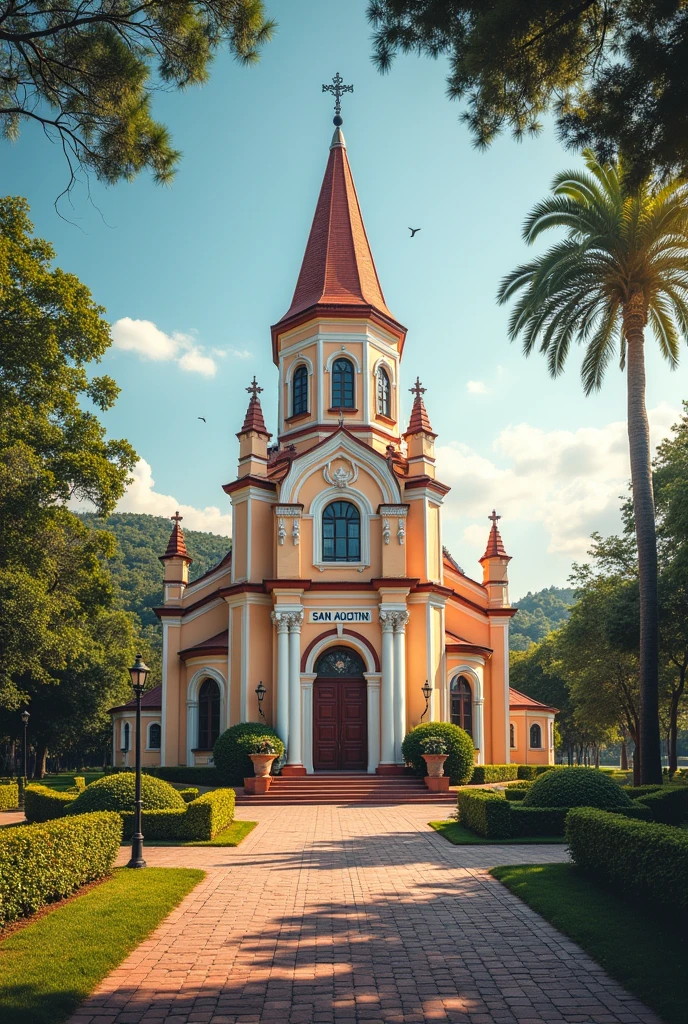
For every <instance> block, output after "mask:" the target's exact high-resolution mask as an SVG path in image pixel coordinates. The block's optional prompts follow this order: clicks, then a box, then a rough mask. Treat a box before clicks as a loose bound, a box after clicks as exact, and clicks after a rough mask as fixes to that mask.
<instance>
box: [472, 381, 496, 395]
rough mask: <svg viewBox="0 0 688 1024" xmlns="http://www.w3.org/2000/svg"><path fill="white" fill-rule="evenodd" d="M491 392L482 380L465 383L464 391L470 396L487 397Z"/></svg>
mask: <svg viewBox="0 0 688 1024" xmlns="http://www.w3.org/2000/svg"><path fill="white" fill-rule="evenodd" d="M491 390H492V389H491V388H488V386H487V384H486V383H485V381H483V380H467V381H466V391H468V392H469V394H471V395H489V394H490V393H491Z"/></svg>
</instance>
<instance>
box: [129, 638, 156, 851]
mask: <svg viewBox="0 0 688 1024" xmlns="http://www.w3.org/2000/svg"><path fill="white" fill-rule="evenodd" d="M149 672H150V669H149V668H148V666H147V665H146V664H145V662H144V660H143V658H142V657H141V655H140V654H137V655H136V662H135V663H134V664H133V665H132V667H131V668H130V669H129V675H130V676H131V685H132V687H133V688H134V694H135V696H136V792H135V796H134V834H133V835H132V837H131V860H130V861H129V863H128V864H127V867H128V868H145V866H146V862H145V860H144V859H143V833H142V831H141V696H142V694H143V688H144V686H145V685H146V676H147V675H148V673H149Z"/></svg>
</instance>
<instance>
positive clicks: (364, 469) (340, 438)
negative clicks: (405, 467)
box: [279, 430, 402, 505]
mask: <svg viewBox="0 0 688 1024" xmlns="http://www.w3.org/2000/svg"><path fill="white" fill-rule="evenodd" d="M314 476H315V477H317V478H318V482H319V485H320V489H322V490H329V489H332V490H333V491H338V490H341V491H345V490H347V489H350V488H356V487H357V485H358V486H363V479H362V477H366V478H368V479H369V480H372V481H373V482H374V484H375V485H376V486H377V488H378V490H379V496H377V498H378V500H377V501H375V502H373V501H372V495H371V503H372V504H375V505H377V504H380V503H383V504H398V503H400V502H401V500H402V498H401V491H400V488H399V483H398V481H397V478H396V476H395V475H394V473H393V472H392V470H391V469H390V467H389V466H388V464H387V460H386V459H385V458H384V456H382V455H381V454H380V453H379V452H376V451H375V450H374V449H373V448H371V447H370V446H369V445H367V444H363V443H362V442H361V441H359V440H358V439H357V438H355V437H354V436H353V435H351V434H349V433H347V432H346V431H345V430H339V431H337V433H336V434H333V435H332V436H331V437H329V438H327V439H326V440H325V441H322V442H321V443H320V444H318V445H315V446H314V447H313V448H311V449H309V450H308V451H306V452H303V453H302V454H301V455H299V456H297V457H296V458H295V459H294V460H293V461H292V464H291V466H290V468H289V472H288V473H287V475H286V477H285V478H284V480H283V481H282V484H281V485H280V489H279V491H280V493H279V500H280V502H281V503H291V504H295V503H298V502H300V501H302V500H303V499H302V496H301V494H302V490H303V488H304V485H306V482H307V481H308V482H309V486H308V489H309V490H312V478H313V477H314Z"/></svg>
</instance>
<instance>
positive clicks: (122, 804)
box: [66, 772, 186, 814]
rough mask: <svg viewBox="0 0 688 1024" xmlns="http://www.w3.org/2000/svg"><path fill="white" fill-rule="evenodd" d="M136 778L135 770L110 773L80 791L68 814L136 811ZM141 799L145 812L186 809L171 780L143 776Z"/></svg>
mask: <svg viewBox="0 0 688 1024" xmlns="http://www.w3.org/2000/svg"><path fill="white" fill-rule="evenodd" d="M135 786H136V777H135V775H134V774H133V773H132V772H120V774H119V775H106V776H104V777H103V778H102V779H98V780H97V781H96V782H92V783H91V785H90V786H87V787H86V789H85V790H84V791H83V792H82V793H80V794H79V796H78V797H77V798H76V799H75V800H73V801H72V803H71V804H70V805H69V806H68V808H67V811H66V813H67V814H86V813H88V812H89V811H133V810H134V794H135ZM141 798H142V801H143V803H142V806H143V810H144V811H154V810H157V811H162V810H167V809H170V810H173V809H174V808H182V809H183V808H185V807H186V804H185V803H184V800H183V798H182V797H181V796H180V794H179V793H178V792H177V790H176V789H174V787H173V786H171V785H170V784H169V782H164V781H163V780H162V779H154V778H152V777H151V776H150V775H143V776H142V777H141Z"/></svg>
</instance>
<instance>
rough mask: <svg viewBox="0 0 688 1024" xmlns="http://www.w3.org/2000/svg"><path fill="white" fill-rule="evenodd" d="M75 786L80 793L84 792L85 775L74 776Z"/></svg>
mask: <svg viewBox="0 0 688 1024" xmlns="http://www.w3.org/2000/svg"><path fill="white" fill-rule="evenodd" d="M74 788H75V789H76V791H77V792H78V793H83V791H84V790H85V789H86V779H85V777H84V776H83V775H75V776H74Z"/></svg>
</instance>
